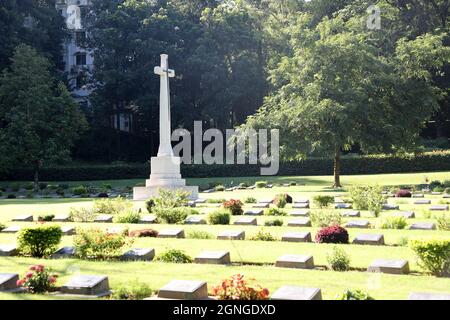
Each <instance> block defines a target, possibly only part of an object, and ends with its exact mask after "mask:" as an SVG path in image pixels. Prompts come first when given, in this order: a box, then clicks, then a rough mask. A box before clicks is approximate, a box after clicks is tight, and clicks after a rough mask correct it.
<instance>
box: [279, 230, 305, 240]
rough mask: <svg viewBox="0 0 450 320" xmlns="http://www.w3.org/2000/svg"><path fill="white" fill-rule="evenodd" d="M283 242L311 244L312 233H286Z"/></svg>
mask: <svg viewBox="0 0 450 320" xmlns="http://www.w3.org/2000/svg"><path fill="white" fill-rule="evenodd" d="M281 241H287V242H311V233H310V232H286V233H285V234H284V235H283V236H282V237H281Z"/></svg>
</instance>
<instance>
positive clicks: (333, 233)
mask: <svg viewBox="0 0 450 320" xmlns="http://www.w3.org/2000/svg"><path fill="white" fill-rule="evenodd" d="M316 242H317V243H348V231H347V230H346V229H345V228H342V227H341V226H338V225H332V226H330V227H324V228H322V229H320V230H319V231H318V232H317V234H316Z"/></svg>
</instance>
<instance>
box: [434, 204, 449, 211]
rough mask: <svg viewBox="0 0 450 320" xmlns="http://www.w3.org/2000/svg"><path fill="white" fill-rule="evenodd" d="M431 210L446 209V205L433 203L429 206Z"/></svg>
mask: <svg viewBox="0 0 450 320" xmlns="http://www.w3.org/2000/svg"><path fill="white" fill-rule="evenodd" d="M430 210H431V211H448V206H447V205H435V206H431V207H430Z"/></svg>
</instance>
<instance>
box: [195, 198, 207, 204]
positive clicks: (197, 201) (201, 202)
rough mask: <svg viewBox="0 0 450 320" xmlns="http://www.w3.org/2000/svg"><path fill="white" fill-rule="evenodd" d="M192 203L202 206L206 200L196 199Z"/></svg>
mask: <svg viewBox="0 0 450 320" xmlns="http://www.w3.org/2000/svg"><path fill="white" fill-rule="evenodd" d="M194 203H196V204H203V203H206V199H197V200H195V201H194Z"/></svg>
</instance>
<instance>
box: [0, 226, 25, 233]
mask: <svg viewBox="0 0 450 320" xmlns="http://www.w3.org/2000/svg"><path fill="white" fill-rule="evenodd" d="M21 229H22V227H20V226H10V227H8V228H6V229H3V230H2V232H3V233H17V232H19V231H20V230H21Z"/></svg>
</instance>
